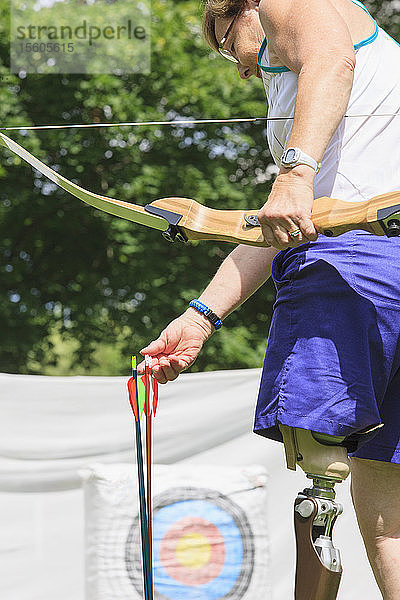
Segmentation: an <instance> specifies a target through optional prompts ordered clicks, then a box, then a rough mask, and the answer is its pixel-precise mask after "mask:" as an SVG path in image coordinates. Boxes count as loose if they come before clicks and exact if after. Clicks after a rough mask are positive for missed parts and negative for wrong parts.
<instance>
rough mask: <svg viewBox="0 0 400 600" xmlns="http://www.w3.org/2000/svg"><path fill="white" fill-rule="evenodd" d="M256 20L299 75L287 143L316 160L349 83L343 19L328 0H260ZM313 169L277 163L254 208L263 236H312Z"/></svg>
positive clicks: (279, 240)
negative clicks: (275, 174)
mask: <svg viewBox="0 0 400 600" xmlns="http://www.w3.org/2000/svg"><path fill="white" fill-rule="evenodd" d="M259 16H260V21H261V24H262V26H263V29H264V31H265V34H266V36H267V38H268V40H269V43H270V44H271V45H272V47H273V49H274V51H275V53H276V54H277V55H278V57H279V58H280V60H281V61H282V63H283V64H284V65H286V66H287V67H288V68H289V69H290V70H291V71H293V72H294V73H297V74H298V88H297V97H296V104H295V114H294V120H293V128H292V132H291V135H290V138H289V141H288V146H297V147H299V148H301V149H302V150H303V151H304V152H306V153H307V154H309V155H310V156H312V157H313V158H314V159H315V160H317V161H320V160H321V159H322V156H323V154H324V152H325V150H326V148H327V146H328V144H329V142H330V140H331V138H332V136H333V134H334V133H335V131H336V129H337V127H338V125H339V123H340V121H341V119H342V118H343V116H344V114H345V111H346V108H347V105H348V102H349V98H350V94H351V89H352V85H353V77H354V67H355V53H354V47H353V43H352V39H351V35H350V32H349V29H348V27H347V24H346V23H345V21H344V20H343V18H342V17H341V15H340V14H339V13H338V12H337V10H336V9H335V7H334V6H333V4H331V2H330V1H329V0H305V1H304V2H299V0H261V3H260V8H259ZM314 175H315V174H314V171H313V169H312V168H310V167H308V166H304V165H299V166H297V167H295V168H294V169H291V170H287V169H284V168H281V170H280V173H279V175H278V177H277V179H276V181H275V183H274V186H273V189H272V193H271V194H270V196H269V199H268V202H267V203H266V205H264V207H263V209H262V210H261V211H260V213H259V220H260V222H261V224H262V227H263V233H264V236H265V238H266V239H267V241H268V242H269V243H270V244H272V245H274V246H275V247H277V248H284V247H288V243H289V241H290V239H289V238H288V235H287V231H293V230H294V229H296V228H300V229H301V231H302V234H303V235H302V237H300V238H299V239H298V242H299V243H304V242H306V241H308V240H309V239H310V240H315V239H316V237H317V235H316V231H315V228H314V226H313V224H312V221H311V207H312V201H313V194H312V182H313V179H314Z"/></svg>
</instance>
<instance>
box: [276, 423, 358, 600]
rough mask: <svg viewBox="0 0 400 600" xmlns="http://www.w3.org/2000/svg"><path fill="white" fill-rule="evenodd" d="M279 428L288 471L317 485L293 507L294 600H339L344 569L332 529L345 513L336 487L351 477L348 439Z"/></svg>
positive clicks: (301, 494)
mask: <svg viewBox="0 0 400 600" xmlns="http://www.w3.org/2000/svg"><path fill="white" fill-rule="evenodd" d="M279 428H280V431H281V433H282V436H283V441H284V445H285V453H286V463H287V466H288V468H289V469H292V470H295V469H296V465H297V464H298V465H299V466H300V467H301V468H302V469H303V470H304V472H305V473H306V475H307V477H308V478H309V479H312V482H313V483H312V487H310V488H306V489H304V490H303V491H302V492H299V494H298V495H297V498H296V500H295V503H294V527H295V533H296V546H297V562H296V585H295V600H335V599H336V597H337V593H338V589H339V584H340V579H341V576H342V564H341V559H340V553H339V550H338V549H337V548H335V547H334V545H333V542H332V529H333V526H334V524H335V521H336V519H337V517H338V515H340V514H341V513H342V512H343V507H342V505H341V504H339V503H337V502H335V491H334V486H335V484H336V483H339V482H341V481H343V480H344V479H346V477H347V476H348V474H349V472H350V465H349V460H348V457H347V450H346V448H344V447H343V446H341V445H340V444H341V443H342V442H343V441H344V439H345V438H344V437H340V436H328V435H325V434H319V433H317V432H312V431H309V430H306V429H299V428H293V427H288V426H285V425H280V426H279Z"/></svg>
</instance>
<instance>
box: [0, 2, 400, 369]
mask: <svg viewBox="0 0 400 600" xmlns="http://www.w3.org/2000/svg"><path fill="white" fill-rule="evenodd" d="M389 6H390V3H385V4H381V3H380V2H376V3H374V4H373V8H374V11H376V12H379V13H383V20H385V19H387V23H385V25H386V27H387V29H388V30H389V31H390V32H391V34H392V35H393V36H394V37H397V38H398V37H399V23H398V17H397V18H395V17H394V16H393V14H392V15H390V9H389V8H388V7H389ZM385 7H386V8H385ZM7 10H8V2H7V1H6V0H0V23H1V25H0V27H2V33H3V34H5V35H2V36H1V41H0V77H1V82H2V84H3V85H1V86H0V119H1V122H2V123H3V124H6V125H10V126H11V125H20V124H35V125H40V124H46V123H49V124H50V123H60V124H62V123H66V124H68V123H92V122H104V121H109V122H121V121H149V120H170V119H173V118H187V119H189V118H190V119H192V118H194V119H198V118H222V119H223V118H229V117H241V116H242V117H247V116H263V115H264V114H265V97H264V91H263V87H262V83H261V82H260V81H259V80H255V81H253V79H254V78H252V79H251V80H250V81H242V80H240V79H239V78H238V76H237V72H236V70H235V68H234V66H233V65H232V64H230V63H229V62H228V61H224V60H222V59H221V58H220V57H219V56H217V55H216V54H215V53H212V52H211V51H210V50H209V49H208V48H207V47H206V45H205V43H204V41H203V40H202V38H201V15H200V11H199V5H198V2H197V1H196V2H195V1H194V0H185V1H180V2H174V3H171V2H166V0H154V1H153V2H152V31H151V42H152V69H151V73H150V74H149V75H140V74H135V75H122V76H114V75H92V76H82V75H28V76H27V77H25V78H24V77H18V76H15V75H12V74H10V73H9V69H8V65H9V56H8V42H7V40H8V28H9V19H8V13H7ZM396 19H397V20H396ZM22 133H24V135H22V134H17V133H15V132H13V134H12V137H13V138H15V139H16V141H18V142H20V143H22V145H23V146H25V147H26V148H28V149H29V150H30V151H31V152H33V153H34V154H35V155H36V156H38V157H39V158H41V159H42V160H43V161H44V162H46V163H47V164H48V165H49V166H51V167H52V168H53V169H56V170H58V171H59V172H61V173H62V174H63V175H65V176H66V177H68V178H70V179H72V180H74V181H76V182H77V183H79V184H80V185H82V186H83V187H86V188H88V189H90V190H92V191H95V192H98V193H101V194H103V195H108V196H112V197H115V198H119V199H121V200H125V201H134V202H136V203H138V204H146V203H148V202H151V201H152V200H153V199H155V198H157V197H164V196H174V195H175V196H186V197H193V198H196V200H198V201H200V202H203V203H205V204H207V205H208V206H212V207H215V208H240V207H242V208H257V207H260V206H262V204H263V203H264V202H265V198H266V195H267V193H268V189H269V186H270V185H271V181H270V179H269V178H270V177H271V175H268V173H269V170H268V166H269V165H270V164H271V162H272V161H271V157H270V154H269V152H268V150H267V146H266V141H265V137H264V135H265V133H264V127H263V124H262V123H260V122H258V123H256V124H253V123H251V124H250V123H246V124H234V125H232V124H231V125H229V126H228V125H223V124H219V125H188V126H185V127H183V126H174V127H150V126H143V127H121V128H108V129H72V130H60V131H39V132H37V131H36V132H22ZM0 184H1V185H0V287H1V289H2V290H3V294H1V296H0V325H1V326H0V349H1V350H0V370H1V371H9V372H33V373H35V372H36V373H44V372H49V373H57V372H58V373H59V372H63V373H73V372H79V373H103V374H119V373H120V374H122V373H126V372H127V361H128V358H127V357H129V355H130V354H131V353H136V352H137V351H138V350H139V349H140V348H141V347H143V346H144V345H145V344H147V343H148V342H149V341H150V340H151V339H154V338H155V337H156V336H157V335H158V333H159V331H160V330H162V329H163V327H165V325H166V324H167V323H168V322H169V321H170V320H171V319H172V318H174V317H175V316H177V315H178V314H180V313H181V312H182V311H183V310H185V308H186V305H187V302H188V301H189V300H190V299H191V298H194V297H197V296H198V294H199V293H200V292H201V290H202V289H203V288H204V286H205V285H206V284H207V282H208V280H209V279H210V277H211V275H212V274H213V273H214V272H215V271H216V269H217V268H218V266H219V264H220V263H221V261H222V260H223V259H224V257H225V256H226V255H227V254H228V253H229V252H230V250H231V248H232V246H231V245H229V244H222V243H221V244H215V243H210V242H207V243H206V242H204V243H198V244H196V245H194V246H187V247H185V246H183V245H179V244H175V245H169V244H168V243H167V242H165V241H164V240H163V239H162V238H161V237H160V235H159V233H157V232H155V231H152V230H149V229H146V228H143V227H141V226H139V225H135V224H132V223H129V222H127V221H123V220H119V219H117V218H114V217H111V216H110V215H107V214H104V213H101V212H99V211H96V210H95V209H92V208H90V207H87V206H85V205H83V204H82V203H81V202H79V201H78V200H76V199H75V198H73V197H71V196H69V195H68V194H67V193H66V192H64V191H62V190H60V189H57V188H56V186H55V185H53V184H52V183H50V182H49V181H47V180H45V178H44V177H42V176H41V175H40V174H38V173H37V172H34V173H33V177H32V174H31V172H30V171H29V169H28V167H27V166H26V165H25V164H23V163H22V162H21V161H20V160H19V159H17V158H16V157H12V156H10V153H9V152H8V151H6V150H2V151H1V160H0ZM273 298H274V292H273V289H272V286H271V285H270V284H268V285H266V286H263V288H261V289H260V290H259V291H258V292H257V293H256V294H255V295H254V296H253V297H252V298H251V299H250V300H249V301H248V302H247V303H245V305H243V307H242V308H241V309H240V310H238V311H236V312H235V313H234V314H233V315H231V316H230V317H229V319H228V320H227V321H226V327H225V328H224V329H223V330H222V331H221V332H219V333H218V335H214V336H213V337H212V339H211V340H210V342H209V343H208V344H207V345H206V347H205V348H204V350H203V352H202V353H201V355H200V357H199V358H198V360H197V361H196V363H195V365H194V367H193V370H207V369H221V368H243V367H252V366H259V365H260V364H261V360H262V355H263V351H264V347H265V340H266V336H267V331H268V326H269V321H270V317H271V312H272V302H273Z"/></svg>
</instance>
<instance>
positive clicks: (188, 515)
mask: <svg viewBox="0 0 400 600" xmlns="http://www.w3.org/2000/svg"><path fill="white" fill-rule="evenodd" d="M153 507H154V510H153V567H154V569H153V572H154V591H155V597H156V598H158V599H159V600H163V599H165V600H174V599H178V598H179V599H185V600H186V599H187V600H195V599H196V600H217V599H222V598H226V599H228V598H232V597H233V596H234V597H235V598H241V597H242V596H243V594H244V593H245V592H246V590H247V588H248V586H249V583H250V580H251V576H252V573H253V566H254V543H253V534H252V531H251V529H250V525H249V522H248V519H247V517H246V515H245V513H244V511H243V510H242V509H241V507H240V506H238V505H237V504H236V503H235V502H233V501H232V500H230V499H229V498H228V497H227V496H224V495H223V494H220V493H218V492H215V490H208V489H204V488H174V489H170V490H168V491H167V492H166V493H164V494H162V495H160V496H157V497H155V498H154V500H153ZM125 563H126V568H127V572H128V574H129V577H130V580H131V581H132V583H133V585H134V587H135V588H136V589H137V591H138V593H139V594H142V589H143V584H142V571H141V553H140V525H139V522H138V519H135V521H134V522H133V524H132V526H131V529H130V531H129V535H128V538H127V542H126V552H125Z"/></svg>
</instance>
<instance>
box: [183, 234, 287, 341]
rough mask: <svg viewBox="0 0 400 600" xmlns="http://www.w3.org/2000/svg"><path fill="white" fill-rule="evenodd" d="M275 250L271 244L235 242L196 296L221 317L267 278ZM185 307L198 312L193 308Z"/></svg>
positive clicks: (225, 315) (232, 309)
mask: <svg viewBox="0 0 400 600" xmlns="http://www.w3.org/2000/svg"><path fill="white" fill-rule="evenodd" d="M277 252H278V250H276V249H275V248H255V247H252V246H237V247H236V248H235V249H234V250H233V251H232V252H231V253H230V254H229V256H227V258H226V259H225V260H224V262H223V263H222V264H221V266H220V268H219V269H218V271H217V273H216V274H215V275H214V277H213V278H212V280H211V282H210V283H209V284H208V286H207V287H206V289H205V290H204V292H203V293H202V294H201V296H200V297H199V300H201V302H203V303H204V304H206V305H207V306H209V307H210V308H211V309H212V310H213V311H214V312H215V313H216V314H217V315H218V316H219V317H220V318H221V319H224V318H225V317H227V316H228V315H229V314H230V313H231V312H233V311H234V310H235V309H236V308H238V306H240V305H241V304H243V302H245V301H246V300H247V299H248V298H249V297H250V296H251V295H252V294H254V292H255V291H256V290H258V288H259V287H260V286H261V285H262V284H263V283H265V282H266V281H267V279H268V278H269V277H270V275H271V265H272V260H273V258H274V256H275V255H276V254H277ZM188 311H190V313H192V312H194V313H195V314H198V313H197V311H194V309H188ZM211 327H212V326H211ZM211 331H212V330H211Z"/></svg>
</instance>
